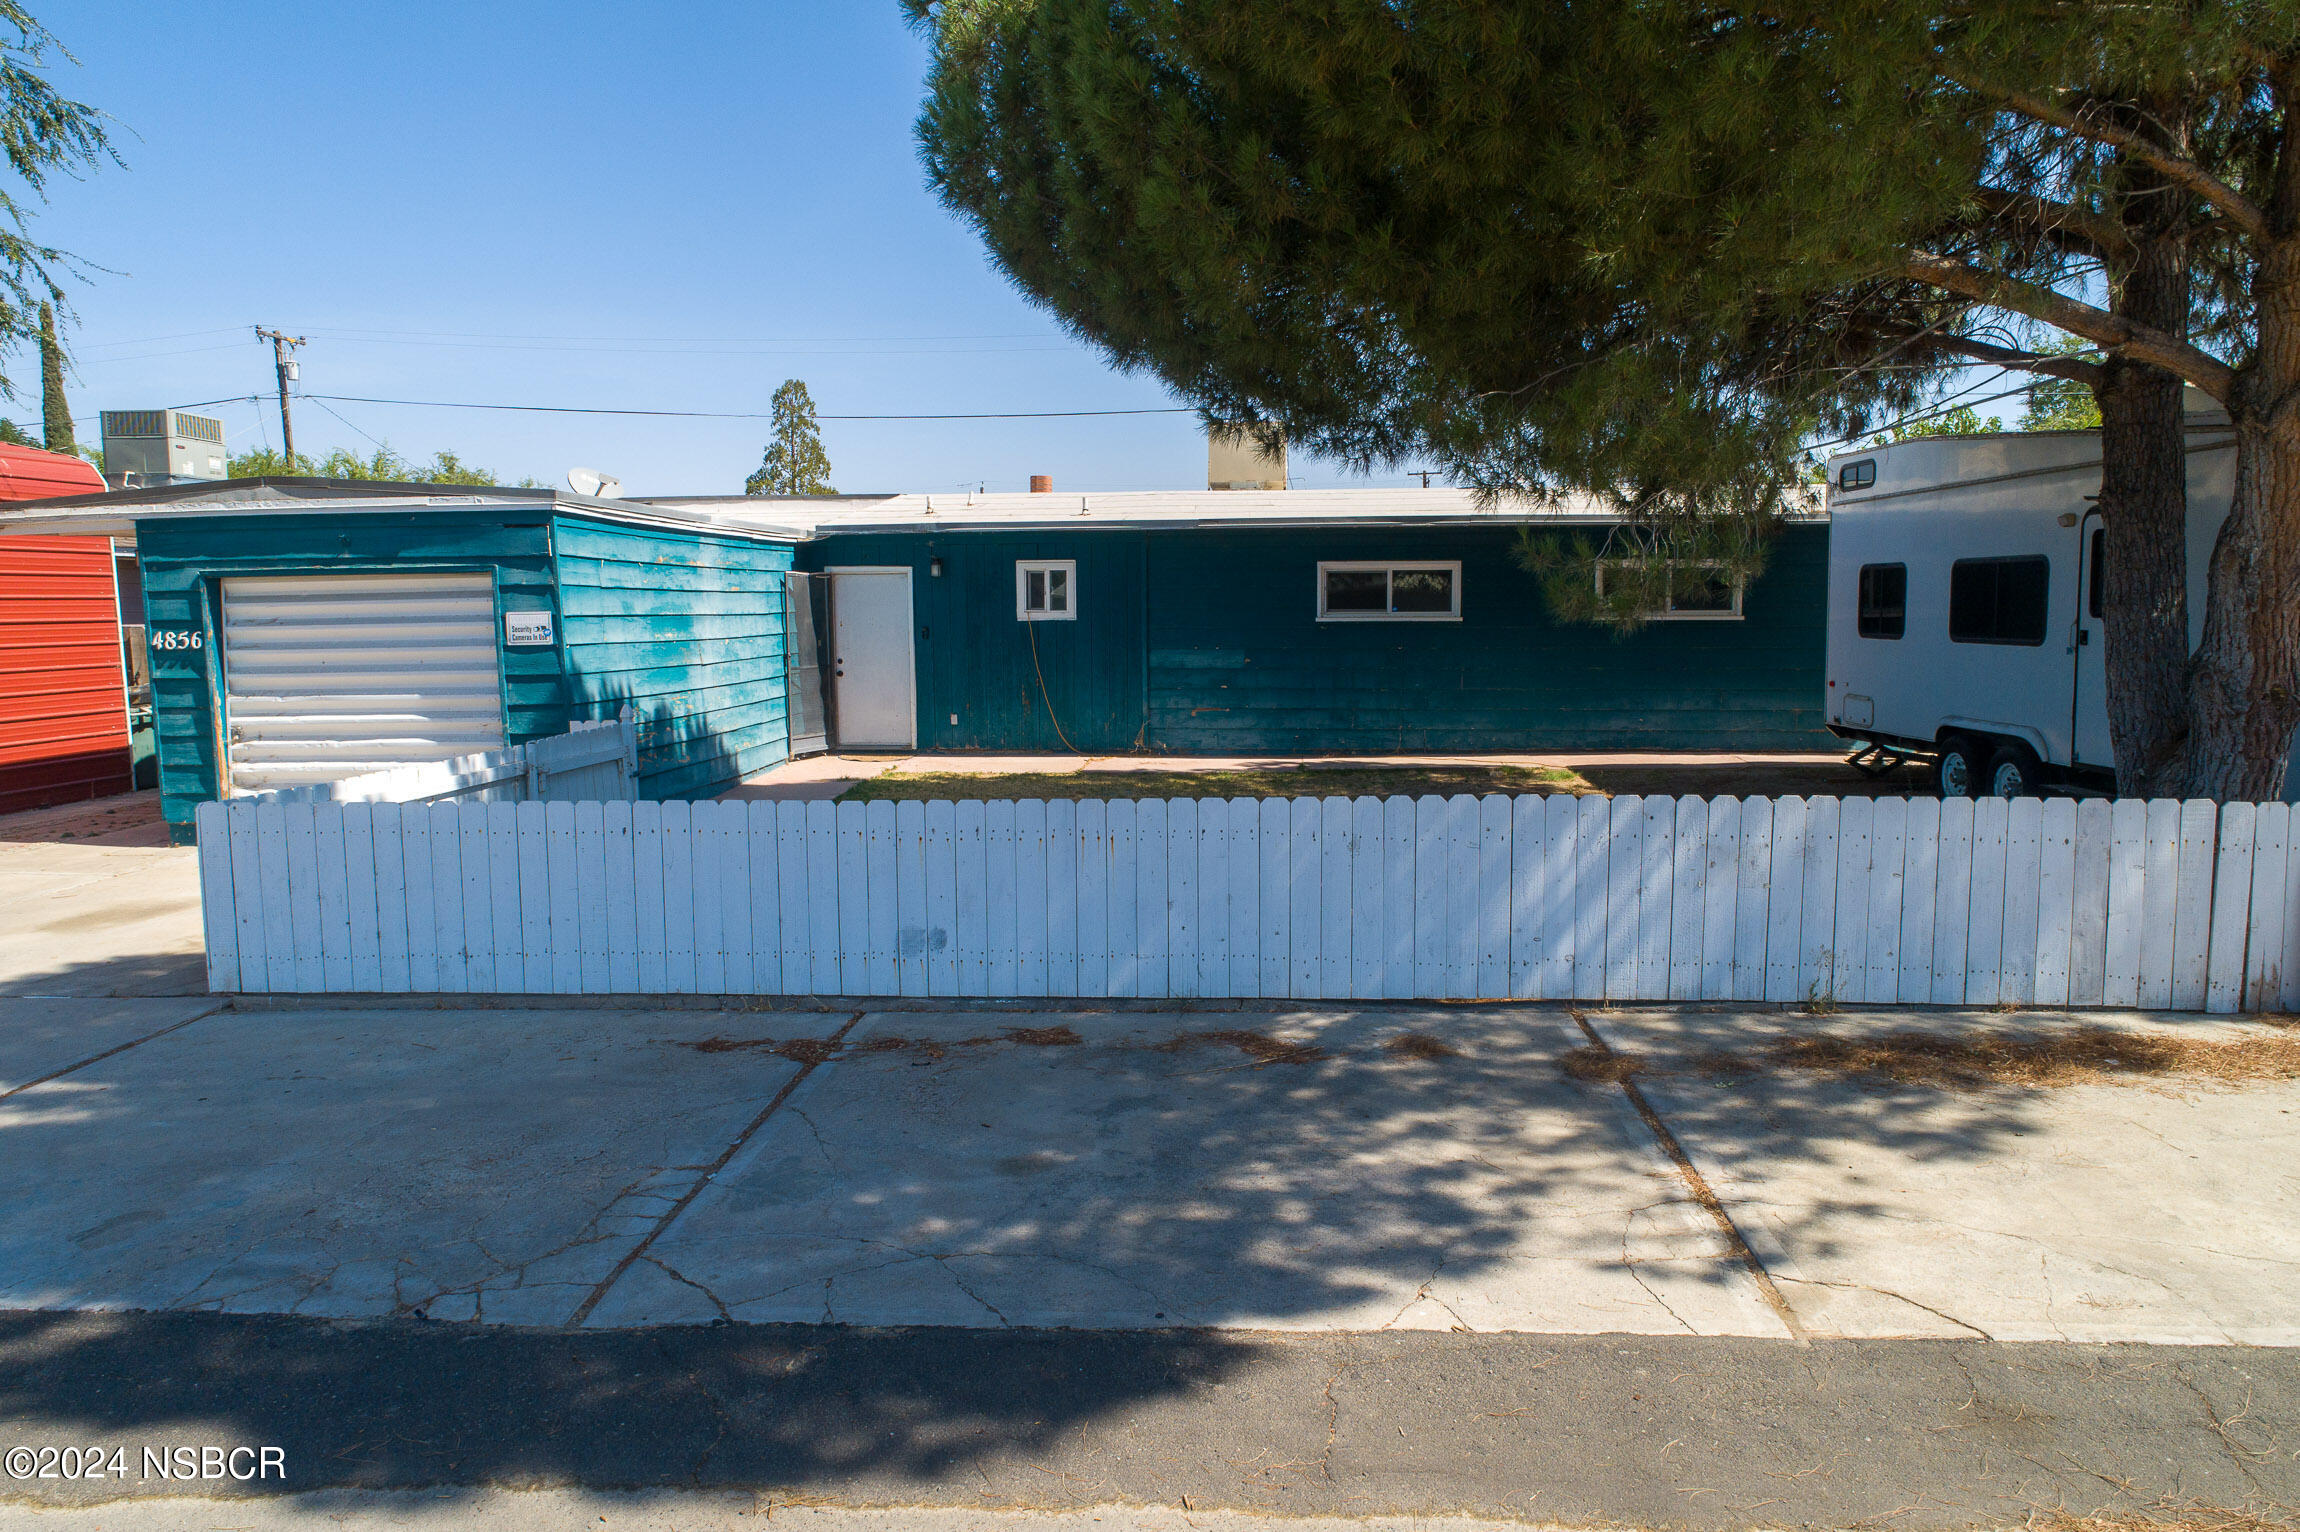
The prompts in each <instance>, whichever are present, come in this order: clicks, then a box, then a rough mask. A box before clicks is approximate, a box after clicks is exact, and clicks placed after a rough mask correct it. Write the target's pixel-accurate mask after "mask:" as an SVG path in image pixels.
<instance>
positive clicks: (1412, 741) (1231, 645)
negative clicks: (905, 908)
mask: <svg viewBox="0 0 2300 1532" xmlns="http://www.w3.org/2000/svg"><path fill="white" fill-rule="evenodd" d="M1515 542H1516V532H1515V531H1514V529H1504V528H1491V529H1488V528H1430V529H1425V530H1410V529H1373V528H1363V527H1334V528H1330V529H1323V528H1283V529H1270V530H1229V529H1200V528H1176V529H1174V530H1172V531H1157V532H1149V533H1143V532H1118V531H1087V530H1081V531H1079V532H1076V533H1035V532H1034V533H1029V534H1020V533H1007V532H954V533H945V534H940V535H936V536H932V537H927V536H919V535H916V534H911V533H849V534H842V535H839V536H836V537H832V538H828V539H825V540H824V541H822V542H819V543H814V544H809V545H806V546H805V547H804V548H802V550H801V562H802V563H803V564H804V565H805V567H807V568H810V569H821V568H826V567H832V566H837V565H841V564H865V565H867V564H877V565H890V564H900V565H907V566H909V567H910V569H911V570H912V588H913V591H914V592H915V600H916V602H917V613H916V621H917V623H918V625H919V641H918V651H917V652H918V683H919V744H920V747H921V748H922V749H928V750H1034V751H1035V750H1059V749H1061V748H1063V740H1062V736H1059V735H1057V734H1056V732H1055V730H1054V727H1053V721H1054V719H1059V720H1060V723H1061V726H1062V735H1066V736H1067V737H1068V740H1069V743H1070V744H1071V745H1073V746H1075V747H1076V748H1078V749H1080V750H1085V751H1089V752H1110V751H1123V750H1129V749H1137V748H1141V749H1150V750H1170V751H1175V752H1178V753H1190V754H1224V755H1229V754H1254V753H1258V752H1274V751H1284V752H1289V753H1296V752H1373V751H1408V750H1413V751H1489V750H1608V749H1668V750H1691V749H1708V750H1733V749H1738V750H1783V749H1828V748H1832V747H1833V746H1834V744H1835V743H1836V742H1835V740H1834V738H1833V737H1832V736H1831V735H1829V734H1828V733H1826V732H1825V731H1824V730H1823V729H1822V728H1821V690H1822V681H1823V676H1822V669H1821V667H1822V626H1823V608H1824V604H1825V600H1826V591H1827V585H1828V532H1827V529H1826V528H1824V527H1795V528H1790V529H1788V530H1786V531H1784V532H1783V533H1782V535H1781V537H1780V539H1779V541H1778V542H1777V543H1776V544H1775V547H1774V550H1773V556H1772V561H1771V565H1770V567H1769V569H1768V570H1767V572H1766V573H1765V574H1764V575H1763V576H1762V577H1760V578H1759V579H1758V580H1756V581H1755V582H1753V583H1752V585H1751V586H1750V589H1749V592H1748V596H1747V600H1746V602H1745V604H1744V605H1745V612H1746V616H1745V618H1744V620H1742V621H1740V622H1663V623H1655V624H1652V625H1651V626H1649V627H1647V628H1646V629H1645V630H1644V631H1642V632H1640V633H1637V634H1633V635H1629V636H1627V637H1617V636H1616V635H1615V634H1613V633H1612V632H1611V631H1610V630H1608V629H1602V628H1596V627H1591V626H1588V625H1583V624H1568V623H1559V622H1557V621H1555V620H1553V619H1552V618H1551V617H1550V616H1549V613H1548V610H1547V607H1546V605H1545V604H1544V602H1543V600H1542V596H1541V592H1540V590H1539V587H1538V585H1537V583H1536V582H1535V580H1534V578H1533V577H1532V576H1531V575H1529V574H1527V573H1525V572H1524V571H1523V570H1521V569H1520V568H1518V567H1517V564H1516V562H1515V561H1514V559H1513V558H1512V557H1511V552H1512V549H1513V548H1514V546H1515ZM935 557H939V558H941V559H942V561H943V574H942V576H941V577H940V578H935V577H933V576H931V575H930V574H929V572H928V561H929V560H930V559H931V558H935ZM1040 558H1045V559H1059V558H1074V559H1076V560H1078V603H1079V620H1078V621H1076V622H1074V623H1053V622H1049V623H1034V624H1024V623H1020V622H1017V621H1016V620H1015V617H1014V563H1015V561H1016V560H1017V559H1040ZM1389 558H1395V559H1458V560H1460V561H1461V564H1462V620H1461V621H1460V622H1456V623H1383V622H1360V623H1321V622H1319V621H1318V620H1317V586H1316V580H1317V565H1318V563H1319V562H1320V561H1321V560H1341V559H1389ZM1032 630H1035V631H1034V632H1033V631H1032ZM1032 637H1035V638H1036V639H1037V640H1038V653H1037V656H1036V665H1035V667H1034V665H1033V656H1032V654H1031V651H1030V648H1029V640H1030V639H1031V638H1032ZM1041 674H1043V677H1044V689H1043V691H1042V690H1041V682H1040V676H1041ZM1049 701H1051V702H1052V704H1053V717H1052V718H1050V717H1049V715H1048V709H1047V703H1048V702H1049ZM953 714H956V715H957V717H958V720H959V721H958V722H957V723H955V724H954V723H952V722H951V715H953Z"/></svg>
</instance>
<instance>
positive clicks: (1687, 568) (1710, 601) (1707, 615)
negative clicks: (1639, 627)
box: [1597, 559, 1748, 622]
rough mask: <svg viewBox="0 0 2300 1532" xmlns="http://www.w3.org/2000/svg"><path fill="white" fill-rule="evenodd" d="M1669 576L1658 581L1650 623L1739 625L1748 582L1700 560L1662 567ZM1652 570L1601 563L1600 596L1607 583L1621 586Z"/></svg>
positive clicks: (1622, 561)
mask: <svg viewBox="0 0 2300 1532" xmlns="http://www.w3.org/2000/svg"><path fill="white" fill-rule="evenodd" d="M1663 567H1664V568H1665V569H1666V570H1667V572H1668V578H1667V580H1666V582H1663V581H1655V582H1654V585H1653V590H1654V598H1655V599H1654V604H1653V605H1652V606H1651V607H1649V608H1647V609H1646V611H1645V613H1644V617H1645V620H1646V621H1647V622H1702V621H1709V622H1737V621H1739V620H1740V618H1741V597H1742V594H1743V592H1744V590H1745V588H1746V586H1747V583H1748V582H1747V581H1745V580H1743V579H1742V578H1741V576H1739V575H1737V574H1734V573H1733V572H1732V571H1730V570H1728V569H1727V568H1726V567H1725V566H1724V565H1723V564H1712V563H1705V562H1702V561H1699V560H1682V561H1680V560H1672V561H1670V562H1669V563H1667V564H1666V565H1664V566H1663ZM1650 568H1651V566H1650V565H1644V564H1637V563H1632V562H1631V561H1630V560H1627V559H1600V560H1599V561H1598V564H1597V593H1598V595H1600V596H1603V595H1604V594H1605V588H1606V584H1607V581H1608V579H1609V578H1610V579H1611V580H1613V581H1615V582H1618V581H1620V580H1622V579H1623V578H1624V577H1626V576H1628V575H1629V574H1630V573H1631V572H1632V571H1635V574H1636V577H1637V578H1638V579H1640V580H1642V579H1644V578H1645V576H1646V574H1647V573H1648V572H1649V570H1650Z"/></svg>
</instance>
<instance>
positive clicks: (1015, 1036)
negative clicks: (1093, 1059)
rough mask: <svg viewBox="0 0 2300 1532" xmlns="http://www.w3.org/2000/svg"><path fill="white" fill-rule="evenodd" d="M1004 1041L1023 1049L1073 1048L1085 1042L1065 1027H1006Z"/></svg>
mask: <svg viewBox="0 0 2300 1532" xmlns="http://www.w3.org/2000/svg"><path fill="white" fill-rule="evenodd" d="M1004 1040H1005V1041H1007V1042H1010V1043H1020V1044H1021V1045H1022V1046H1023V1047H1025V1048H1075V1047H1077V1046H1078V1045H1079V1044H1080V1043H1083V1042H1085V1041H1086V1039H1085V1038H1083V1037H1080V1036H1079V1035H1078V1034H1077V1033H1076V1032H1073V1031H1072V1030H1071V1029H1070V1028H1069V1027H1067V1026H1052V1027H1008V1028H1006V1029H1005V1037H1004Z"/></svg>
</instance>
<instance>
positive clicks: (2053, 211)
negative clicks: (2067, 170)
mask: <svg viewBox="0 0 2300 1532" xmlns="http://www.w3.org/2000/svg"><path fill="white" fill-rule="evenodd" d="M1973 199H1974V200H1975V201H1976V202H1978V203H1979V204H1980V205H1981V211H1983V212H1985V213H1987V214H1989V215H1990V216H1991V217H1993V218H2001V219H2010V220H2014V221H2016V222H2019V223H2023V224H2026V225H2028V226H2029V227H2031V228H2033V229H2035V230H2037V231H2038V232H2039V233H2042V234H2044V235H2046V236H2048V237H2050V238H2052V239H2054V240H2055V241H2057V242H2058V243H2060V244H2063V245H2067V246H2072V247H2074V248H2075V249H2076V250H2077V251H2079V252H2080V253H2082V254H2085V255H2091V256H2097V257H2099V258H2101V259H2103V260H2105V259H2107V258H2108V257H2109V256H2111V255H2122V254H2124V253H2126V252H2127V251H2129V250H2131V249H2132V247H2133V238H2132V231H2131V230H2129V229H2127V228H2126V227H2125V226H2124V225H2123V224H2121V223H2118V222H2117V221H2116V220H2115V219H2113V218H2104V217H2102V216H2101V215H2100V214H2098V213H2088V212H2086V211H2085V210H2084V209H2083V208H2080V207H2071V206H2070V205H2069V204H2067V203H2065V202H2054V201H2052V200H2051V199H2049V198H2045V197H2038V196H2032V195H2031V194H2029V193H2028V192H2018V191H2007V190H2005V189H2004V188H2002V187H1998V186H1983V187H1980V188H1978V189H1976V190H1975V191H1974V193H1973Z"/></svg>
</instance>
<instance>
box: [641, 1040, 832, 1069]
mask: <svg viewBox="0 0 2300 1532" xmlns="http://www.w3.org/2000/svg"><path fill="white" fill-rule="evenodd" d="M679 1046H680V1047H682V1048H692V1049H694V1050H695V1051H696V1052H697V1053H771V1054H773V1055H774V1056H775V1057H777V1058H782V1059H789V1060H790V1061H791V1062H792V1063H794V1064H820V1063H821V1062H822V1061H823V1060H825V1059H827V1058H829V1057H830V1056H831V1055H832V1054H834V1053H836V1052H838V1051H839V1044H838V1043H837V1041H836V1040H834V1039H832V1038H828V1037H794V1038H791V1039H789V1040H788V1041H786V1042H777V1041H775V1040H774V1039H773V1038H771V1037H706V1038H704V1039H703V1040H702V1041H701V1042H699V1043H681V1044H679Z"/></svg>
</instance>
